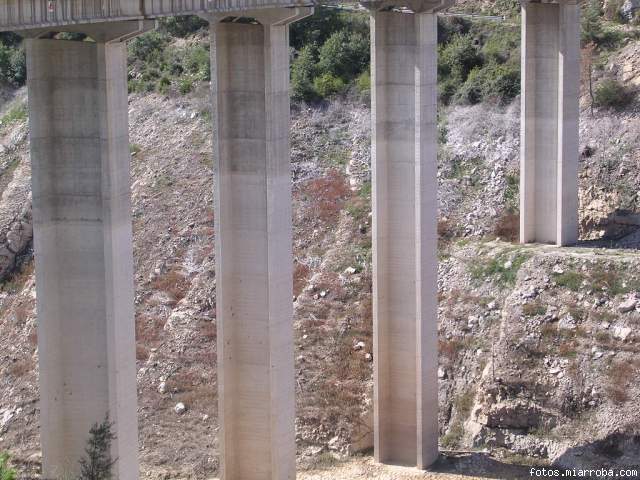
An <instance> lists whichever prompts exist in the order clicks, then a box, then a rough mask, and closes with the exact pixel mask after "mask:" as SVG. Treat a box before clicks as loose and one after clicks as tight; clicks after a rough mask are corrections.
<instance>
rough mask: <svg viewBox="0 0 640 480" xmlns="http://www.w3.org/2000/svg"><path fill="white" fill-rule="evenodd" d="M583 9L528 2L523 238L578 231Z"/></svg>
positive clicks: (568, 237) (553, 238)
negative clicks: (581, 27) (581, 24)
mask: <svg viewBox="0 0 640 480" xmlns="http://www.w3.org/2000/svg"><path fill="white" fill-rule="evenodd" d="M579 13H580V9H579V6H578V5H577V4H576V2H571V1H566V2H560V3H555V4H552V3H533V2H523V4H522V111H521V115H522V119H521V129H522V130H521V137H522V138H521V149H522V152H521V167H520V192H521V195H520V202H521V204H520V240H521V241H522V242H523V243H529V242H542V243H555V244H557V245H569V244H572V243H575V242H576V240H577V236H578V114H579V112H578V88H579V84H580V76H579V75H580V35H579V29H580V22H579Z"/></svg>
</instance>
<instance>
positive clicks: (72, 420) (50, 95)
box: [23, 21, 153, 480]
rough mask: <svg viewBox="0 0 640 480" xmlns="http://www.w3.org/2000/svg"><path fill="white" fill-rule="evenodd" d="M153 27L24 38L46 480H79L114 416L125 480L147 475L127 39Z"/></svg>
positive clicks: (115, 451) (104, 27) (119, 470)
mask: <svg viewBox="0 0 640 480" xmlns="http://www.w3.org/2000/svg"><path fill="white" fill-rule="evenodd" d="M152 25H153V22H140V21H130V22H116V23H112V24H94V25H85V26H82V27H81V30H80V31H83V32H84V33H87V34H88V35H90V36H91V37H92V38H93V39H94V40H96V41H95V42H82V41H64V40H54V39H51V38H48V37H51V35H48V32H47V31H46V30H37V31H29V32H23V34H25V36H26V37H27V40H26V49H27V69H28V92H29V125H30V141H31V168H32V191H33V220H34V250H35V263H36V288H37V312H38V353H39V365H40V410H41V429H40V438H41V444H42V453H43V455H42V458H43V467H42V474H43V476H44V477H45V478H61V477H62V476H66V475H69V476H76V475H77V474H78V472H79V464H78V461H79V459H80V458H82V457H83V456H84V455H85V447H86V445H87V440H88V438H89V430H90V429H91V427H92V426H93V425H94V424H96V423H101V422H102V421H103V420H104V419H105V418H106V416H107V415H108V416H109V420H110V421H111V422H113V432H114V433H115V435H116V439H115V440H114V441H113V444H112V452H111V455H112V458H117V462H116V464H115V466H114V470H115V472H114V473H115V477H116V478H117V479H119V480H136V479H137V478H138V458H137V457H138V448H137V445H138V443H137V442H138V431H137V408H136V392H137V388H136V359H135V330H134V309H133V292H134V287H133V255H132V233H131V204H130V202H131V200H130V185H129V184H130V181H129V163H130V154H129V141H128V138H129V132H128V122H127V110H128V107H127V69H126V46H125V44H124V42H123V40H124V39H125V38H129V37H130V36H133V35H135V34H137V33H140V32H142V31H143V30H144V29H146V28H149V27H150V26H152ZM76 28H78V27H76ZM43 37H47V38H43ZM65 478H66V477H65Z"/></svg>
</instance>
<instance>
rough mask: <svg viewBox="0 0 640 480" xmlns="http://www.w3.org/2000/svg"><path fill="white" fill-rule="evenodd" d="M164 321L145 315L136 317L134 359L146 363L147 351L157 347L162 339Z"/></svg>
mask: <svg viewBox="0 0 640 480" xmlns="http://www.w3.org/2000/svg"><path fill="white" fill-rule="evenodd" d="M165 323H166V320H165V319H164V318H161V317H151V316H148V315H145V314H141V315H138V316H136V359H137V360H139V361H146V360H147V359H148V358H149V350H150V349H151V348H154V347H157V346H158V345H159V344H160V341H161V338H162V331H163V329H164V325H165Z"/></svg>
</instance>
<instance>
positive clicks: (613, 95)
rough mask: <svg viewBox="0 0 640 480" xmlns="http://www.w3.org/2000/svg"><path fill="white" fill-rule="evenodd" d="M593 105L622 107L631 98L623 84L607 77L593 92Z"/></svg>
mask: <svg viewBox="0 0 640 480" xmlns="http://www.w3.org/2000/svg"><path fill="white" fill-rule="evenodd" d="M593 99H594V103H595V105H597V106H599V107H607V108H623V107H625V106H627V105H628V103H629V101H630V100H631V94H630V93H629V92H628V91H627V89H626V88H625V87H624V85H622V84H620V83H619V82H618V81H616V80H614V79H611V78H608V79H605V80H603V81H601V82H600V83H599V84H598V85H597V86H596V88H595V90H594V92H593Z"/></svg>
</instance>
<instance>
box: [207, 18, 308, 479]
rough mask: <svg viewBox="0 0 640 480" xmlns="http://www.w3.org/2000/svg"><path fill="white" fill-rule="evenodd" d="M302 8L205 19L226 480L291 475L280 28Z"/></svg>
mask: <svg viewBox="0 0 640 480" xmlns="http://www.w3.org/2000/svg"><path fill="white" fill-rule="evenodd" d="M309 13H311V10H310V9H307V8H293V9H285V8H283V9H273V10H264V11H260V12H242V13H241V14H238V15H242V17H244V18H229V17H228V16H226V17H218V18H217V19H211V42H212V43H211V68H212V74H211V78H212V94H213V123H214V125H213V129H214V176H215V213H216V215H215V217H216V277H217V286H216V288H217V291H216V296H217V312H218V383H219V419H220V426H221V430H220V445H221V455H222V461H221V465H222V478H223V479H225V480H267V479H268V480H285V479H293V478H295V430H294V418H295V412H294V410H295V389H294V365H293V364H294V352H293V318H292V317H293V307H292V298H293V293H292V284H293V273H292V272H293V255H292V226H291V222H292V217H291V215H292V213H291V168H290V159H289V35H288V24H289V23H290V22H292V21H294V20H296V19H299V18H302V17H304V16H306V15H308V14H309ZM246 17H250V18H251V19H253V20H249V19H248V18H246ZM231 20H233V21H231Z"/></svg>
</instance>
